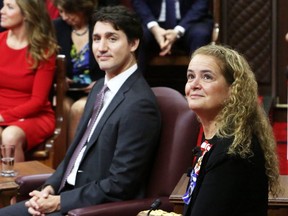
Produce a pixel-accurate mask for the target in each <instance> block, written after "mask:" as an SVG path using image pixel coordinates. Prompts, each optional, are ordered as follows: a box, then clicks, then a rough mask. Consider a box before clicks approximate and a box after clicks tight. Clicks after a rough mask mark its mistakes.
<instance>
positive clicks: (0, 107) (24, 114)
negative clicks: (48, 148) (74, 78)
mask: <svg viewBox="0 0 288 216" xmlns="http://www.w3.org/2000/svg"><path fill="white" fill-rule="evenodd" d="M1 27H3V28H6V29H7V31H5V32H2V33H0V53H1V58H0V77H1V79H0V137H1V141H2V144H3V145H15V146H16V148H15V161H24V159H25V158H24V151H25V150H26V149H30V148H32V147H34V146H36V145H37V144H38V143H41V142H42V141H44V140H45V139H46V138H48V137H49V136H50V135H51V134H52V133H53V131H54V128H55V116H54V112H53V110H52V108H51V104H50V102H49V99H48V96H49V92H50V89H51V86H52V82H53V77H54V71H55V57H56V52H57V49H58V46H57V42H56V39H55V35H54V29H53V25H52V23H51V19H50V17H49V15H48V13H47V10H46V6H45V2H44V1H37V0H4V2H3V7H2V9H1Z"/></svg>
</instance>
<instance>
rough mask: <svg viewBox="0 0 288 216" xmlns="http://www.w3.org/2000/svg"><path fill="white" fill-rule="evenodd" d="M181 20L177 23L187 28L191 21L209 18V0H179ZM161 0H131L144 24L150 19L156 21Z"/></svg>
mask: <svg viewBox="0 0 288 216" xmlns="http://www.w3.org/2000/svg"><path fill="white" fill-rule="evenodd" d="M179 2H180V13H181V20H180V22H179V23H178V25H180V26H182V27H183V28H184V29H188V28H189V26H190V25H191V23H192V22H199V21H201V20H205V19H207V18H209V19H211V15H210V14H208V13H207V11H209V4H210V1H209V0H179ZM161 3H162V0H132V4H133V8H134V10H135V11H137V13H138V14H139V16H140V17H141V19H142V22H143V24H145V26H146V25H147V23H149V22H151V21H156V22H157V21H158V18H159V15H160V11H161Z"/></svg>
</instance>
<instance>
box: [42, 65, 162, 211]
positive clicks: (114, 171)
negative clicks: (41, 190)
mask: <svg viewBox="0 0 288 216" xmlns="http://www.w3.org/2000/svg"><path fill="white" fill-rule="evenodd" d="M102 87H103V80H99V81H97V83H96V84H95V85H94V87H93V89H92V91H91V92H90V94H89V97H88V100H87V104H86V106H85V110H84V115H83V116H82V118H81V121H80V123H79V126H78V128H77V132H76V134H75V138H74V140H73V141H72V144H71V146H70V148H69V149H68V151H67V154H66V156H65V158H64V160H63V161H62V162H61V164H60V165H59V167H58V168H57V169H56V171H55V173H54V174H53V175H52V176H51V177H50V178H49V179H48V180H47V182H46V183H45V184H46V185H47V184H49V185H52V186H53V188H54V189H55V191H56V192H57V191H58V189H59V186H60V183H61V179H62V176H63V174H64V172H65V170H66V167H67V164H68V161H69V159H70V158H71V155H72V153H73V151H74V149H75V147H76V146H77V144H78V143H79V141H80V139H81V137H82V135H83V133H84V131H85V129H86V127H87V124H88V122H89V119H90V115H91V112H92V108H93V105H94V102H95V98H96V94H97V93H98V92H99V91H100V89H101V88H102ZM160 128H161V119H160V113H159V110H158V106H157V103H156V100H155V96H154V94H153V92H152V91H151V89H150V87H149V86H148V84H147V83H146V81H145V79H144V78H143V76H142V74H141V72H140V71H138V70H137V71H136V72H135V73H133V74H132V75H131V76H130V77H129V78H128V79H127V80H126V81H125V83H124V84H123V85H122V87H121V88H120V89H119V91H118V92H117V94H116V95H115V97H114V98H113V100H112V101H111V103H110V105H109V107H108V108H107V110H106V111H105V113H104V114H103V116H102V118H101V119H100V121H99V123H98V125H97V127H96V129H95V131H94V132H93V135H92V137H91V139H90V141H89V142H88V144H87V149H86V151H85V153H84V156H83V159H82V162H81V164H80V167H79V171H78V174H77V179H76V185H75V189H73V190H70V191H63V192H61V212H63V213H65V212H67V211H69V210H71V209H75V208H79V207H83V206H89V205H93V204H99V203H105V202H112V201H119V200H129V199H135V198H140V197H143V195H144V194H143V192H144V189H145V186H146V179H147V175H148V172H149V170H150V165H151V162H152V160H153V155H154V151H155V149H156V146H157V143H158V139H159V133H160Z"/></svg>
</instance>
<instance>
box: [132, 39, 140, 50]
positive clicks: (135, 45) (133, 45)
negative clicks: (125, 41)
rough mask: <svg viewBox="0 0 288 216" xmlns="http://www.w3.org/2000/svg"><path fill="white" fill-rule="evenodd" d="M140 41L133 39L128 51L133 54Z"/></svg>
mask: <svg viewBox="0 0 288 216" xmlns="http://www.w3.org/2000/svg"><path fill="white" fill-rule="evenodd" d="M139 43H140V39H134V40H132V41H131V42H130V51H131V52H135V50H137V48H138V47H139Z"/></svg>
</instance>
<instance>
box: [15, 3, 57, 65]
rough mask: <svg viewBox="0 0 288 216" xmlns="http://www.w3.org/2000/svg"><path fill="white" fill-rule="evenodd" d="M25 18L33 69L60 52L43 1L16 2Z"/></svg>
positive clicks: (29, 54) (29, 55)
mask: <svg viewBox="0 0 288 216" xmlns="http://www.w3.org/2000/svg"><path fill="white" fill-rule="evenodd" d="M16 3H17V5H18V6H19V7H20V10H21V13H22V14H23V16H24V22H25V25H26V33H27V39H28V57H29V60H30V61H31V62H30V63H31V68H32V69H35V68H37V67H38V65H39V63H40V62H42V61H46V60H48V58H49V57H51V56H52V55H55V54H56V53H57V51H58V45H57V41H56V37H55V30H54V27H53V24H52V21H51V19H50V17H49V14H48V12H47V8H46V5H45V1H43V0H16Z"/></svg>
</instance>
